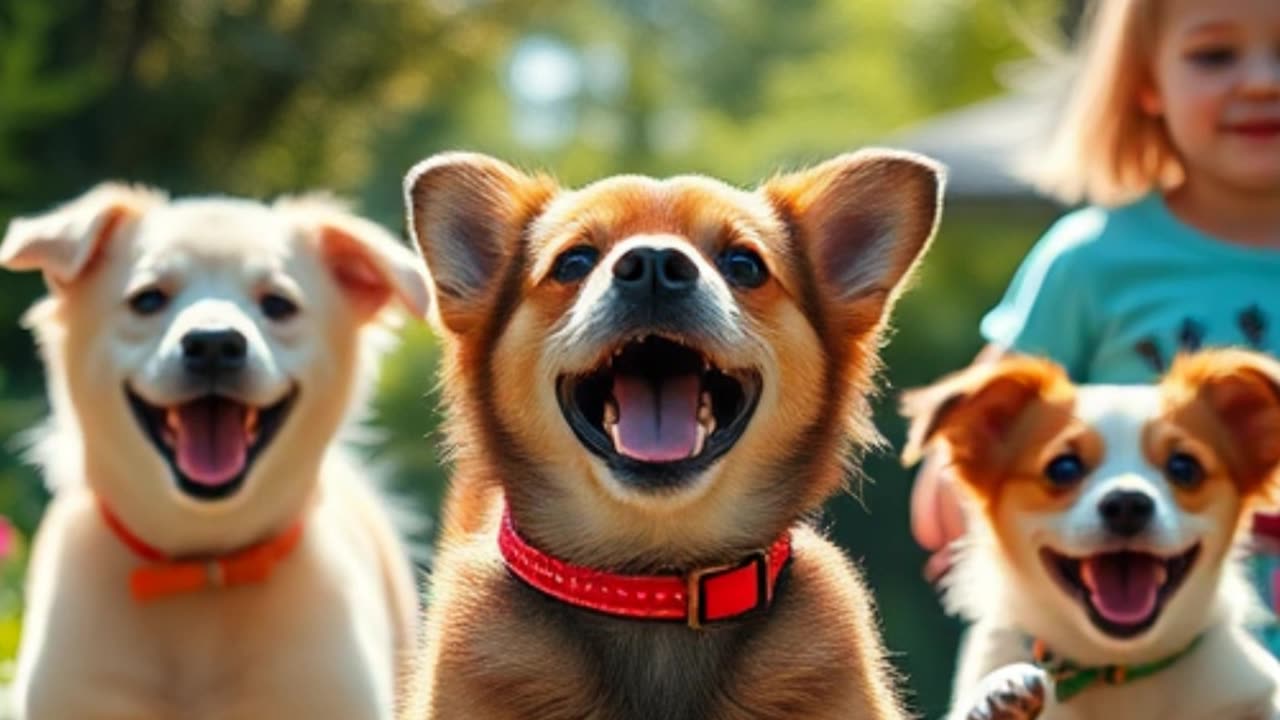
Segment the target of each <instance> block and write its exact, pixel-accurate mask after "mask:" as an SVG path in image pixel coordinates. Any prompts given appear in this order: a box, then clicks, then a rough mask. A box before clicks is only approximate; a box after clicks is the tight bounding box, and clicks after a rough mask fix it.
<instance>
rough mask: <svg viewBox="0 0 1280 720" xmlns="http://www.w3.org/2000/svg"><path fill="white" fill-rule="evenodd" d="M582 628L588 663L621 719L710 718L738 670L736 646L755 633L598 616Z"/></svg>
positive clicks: (748, 630) (734, 628)
mask: <svg viewBox="0 0 1280 720" xmlns="http://www.w3.org/2000/svg"><path fill="white" fill-rule="evenodd" d="M579 628H580V630H581V631H582V637H583V639H584V640H585V643H584V653H585V654H586V655H587V656H588V657H587V658H585V659H586V660H588V664H587V665H586V667H590V668H595V672H596V673H597V674H598V677H597V680H598V682H599V687H601V688H604V689H605V692H607V693H608V695H609V702H608V703H607V705H608V706H609V707H610V709H611V710H612V713H613V716H614V717H615V718H617V720H631V719H633V718H635V719H637V720H638V719H640V718H668V719H669V720H685V719H688V720H696V719H701V718H706V717H708V716H709V715H710V714H711V711H712V709H713V708H714V707H715V706H716V705H717V704H718V703H719V701H720V693H721V692H722V689H723V688H724V687H725V685H726V682H725V680H726V679H727V678H728V677H729V676H730V675H731V674H732V673H733V670H734V666H735V661H734V657H735V655H734V650H735V648H738V647H739V646H740V645H741V642H742V638H743V637H744V636H745V634H747V633H749V632H750V631H751V630H750V627H747V626H741V625H739V626H733V627H726V628H721V629H713V630H703V631H695V630H691V629H689V628H687V627H685V626H683V625H678V624H667V623H653V622H631V621H625V620H612V619H606V618H596V617H592V618H591V619H590V620H588V621H587V622H586V623H582V624H580V625H579Z"/></svg>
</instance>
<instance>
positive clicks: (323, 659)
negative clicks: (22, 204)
mask: <svg viewBox="0 0 1280 720" xmlns="http://www.w3.org/2000/svg"><path fill="white" fill-rule="evenodd" d="M0 265H2V266H4V267H6V268H9V269H12V270H26V269H32V270H40V271H42V272H43V273H44V276H45V278H46V280H47V283H48V285H49V288H50V296H49V297H48V298H46V299H45V300H43V301H41V302H40V303H38V304H37V305H36V306H35V307H34V308H32V310H31V311H30V313H29V315H28V322H29V323H30V325H31V326H32V328H33V329H34V331H35V332H36V334H37V336H38V340H39V343H40V346H41V348H42V351H43V355H44V359H45V362H46V364H47V367H48V379H49V388H50V396H51V400H52V406H53V415H52V417H51V419H50V421H49V425H48V429H47V430H46V431H45V434H44V437H43V438H41V439H40V440H39V448H38V449H39V456H40V459H41V461H42V462H43V464H44V465H45V470H46V475H47V479H48V482H49V484H50V487H51V488H53V490H54V499H53V501H52V504H51V505H50V507H49V509H48V512H47V513H46V515H45V518H44V520H43V522H42V524H41V527H40V530H39V531H38V533H37V535H36V538H35V542H34V547H33V549H32V555H31V565H30V574H29V577H28V588H27V616H26V621H25V623H26V624H25V628H24V634H23V642H22V647H21V649H20V653H19V659H18V670H17V679H16V684H15V688H14V691H15V697H16V701H17V706H18V715H19V717H20V718H32V719H33V720H61V719H63V718H65V719H67V720H93V719H96V718H103V719H105V718H121V719H123V718H129V719H130V720H144V719H151V718H156V719H159V718H179V717H180V718H184V719H187V720H202V719H208V720H214V719H216V720H233V719H240V718H243V719H246V720H247V719H253V720H265V719H268V718H272V719H274V718H279V719H281V720H284V719H286V718H307V719H308V720H319V719H321V718H333V719H334V720H338V719H341V720H356V719H360V718H389V717H391V715H392V713H393V705H394V693H395V683H396V675H397V672H398V666H399V661H400V654H401V653H402V652H403V651H404V650H405V649H406V642H407V640H408V639H409V638H411V637H412V631H411V625H412V624H413V622H414V615H415V612H416V610H415V606H416V594H415V588H414V583H413V579H412V574H411V570H410V566H409V563H408V560H407V556H406V555H405V554H404V552H403V550H402V547H401V544H400V542H399V540H398V538H397V536H396V534H395V532H394V531H393V529H392V526H391V523H390V522H389V518H388V515H387V514H386V512H385V511H384V510H383V508H382V506H381V505H380V503H379V501H378V498H377V496H376V493H375V492H374V490H373V488H372V486H371V485H370V484H369V483H368V482H367V480H368V478H366V477H362V475H367V473H362V471H361V470H360V469H359V468H358V467H356V466H354V465H353V464H351V463H349V462H345V461H344V460H343V459H342V455H341V452H340V451H338V450H336V449H335V446H336V443H335V442H334V437H335V434H336V433H337V431H338V430H339V428H340V426H341V425H342V423H343V421H344V420H345V419H346V418H347V417H348V416H349V415H350V414H351V410H352V409H353V408H356V407H358V406H359V404H360V400H361V397H360V396H361V389H362V388H363V387H364V386H365V385H367V383H366V380H367V377H366V376H367V375H368V373H367V372H365V371H366V370H367V369H369V365H370V362H371V361H372V360H374V359H375V354H374V353H372V352H371V343H370V340H372V339H373V335H374V334H376V333H377V332H378V331H379V330H380V328H381V327H382V326H383V323H381V322H380V321H381V319H383V318H385V317H386V314H385V313H384V311H390V310H392V308H393V305H394V304H396V303H399V304H400V305H403V306H405V307H407V308H408V309H409V310H410V311H412V312H413V313H415V314H418V315H422V314H424V313H425V310H426V307H425V306H426V304H427V289H426V282H425V277H424V275H423V272H422V271H421V270H420V269H419V263H418V260H417V258H415V257H414V255H413V254H412V252H411V251H409V250H408V249H406V248H405V247H404V246H402V245H400V244H399V243H397V242H396V240H395V239H394V238H393V237H391V236H390V235H389V234H387V233H386V232H385V231H384V230H382V229H380V228H379V227H378V226H376V225H374V224H373V223H370V222H368V221H364V220H361V219H358V218H356V217H353V216H351V215H349V214H347V213H346V212H345V211H343V210H342V209H341V208H339V207H337V206H336V205H334V204H333V203H331V202H326V201H323V200H321V199H295V200H283V201H280V202H277V203H276V204H275V205H273V206H265V205H262V204H259V203H256V202H250V201H246V200H235V199H226V198H210V199H191V200H181V201H174V202H170V201H168V200H167V199H166V198H165V197H164V196H163V195H161V194H160V193H157V192H154V191H149V190H144V189H139V188H131V187H126V186H122V185H115V184H106V185H102V186H99V187H97V188H95V189H93V190H92V191H90V192H89V193H87V194H86V195H84V196H82V197H81V198H79V199H77V200H75V201H73V202H71V203H69V204H67V205H64V206H62V207H59V208H57V209H55V210H53V211H52V212H49V213H48V214H45V215H42V216H39V217H34V218H30V219H19V220H15V221H14V222H13V223H12V225H10V227H9V230H8V233H7V234H6V236H5V238H4V242H3V245H0Z"/></svg>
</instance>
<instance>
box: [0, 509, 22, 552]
mask: <svg viewBox="0 0 1280 720" xmlns="http://www.w3.org/2000/svg"><path fill="white" fill-rule="evenodd" d="M17 544H18V531H17V530H15V529H14V528H13V524H12V523H10V522H9V518H7V517H5V516H3V515H0V562H3V561H5V560H8V559H9V556H10V555H12V554H13V551H14V550H15V549H16V547H17Z"/></svg>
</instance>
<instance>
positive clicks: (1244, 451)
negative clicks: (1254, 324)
mask: <svg viewBox="0 0 1280 720" xmlns="http://www.w3.org/2000/svg"><path fill="white" fill-rule="evenodd" d="M1165 383H1166V384H1174V385H1177V384H1181V385H1182V386H1183V387H1185V388H1188V389H1190V390H1192V391H1193V392H1195V394H1196V396H1198V397H1199V398H1201V399H1202V400H1203V401H1204V402H1205V403H1207V404H1208V406H1209V408H1210V409H1211V410H1212V411H1213V413H1214V415H1215V416H1216V417H1217V418H1218V420H1219V422H1220V423H1221V424H1222V427H1223V428H1224V429H1225V430H1226V433H1225V434H1226V441H1227V443H1228V444H1229V445H1230V446H1231V450H1232V452H1231V457H1229V458H1227V460H1228V462H1230V463H1231V464H1232V465H1234V466H1235V470H1236V473H1237V475H1238V476H1239V480H1240V481H1241V482H1242V483H1243V490H1244V492H1245V493H1246V494H1253V493H1255V492H1259V493H1262V494H1265V495H1268V496H1270V497H1271V499H1273V500H1280V473H1278V472H1277V471H1280V363H1278V362H1276V360H1274V359H1273V358H1271V357H1269V356H1266V355H1263V354H1261V353H1256V352H1251V351H1247V350H1236V349H1221V350H1205V351H1201V352H1198V353H1195V354H1192V355H1185V356H1180V357H1178V358H1176V359H1175V360H1174V363H1173V365H1172V366H1171V367H1170V368H1169V373H1168V375H1166V377H1165Z"/></svg>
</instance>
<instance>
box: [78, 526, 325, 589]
mask: <svg viewBox="0 0 1280 720" xmlns="http://www.w3.org/2000/svg"><path fill="white" fill-rule="evenodd" d="M98 511H99V515H100V516H101V517H102V521H103V523H105V524H106V526H107V528H108V529H109V530H110V531H111V533H112V534H113V535H115V536H116V538H117V539H118V540H119V541H120V542H121V544H122V545H123V546H124V547H126V548H128V549H129V550H130V551H131V552H132V553H133V554H134V555H135V556H136V557H137V559H138V560H139V561H140V563H141V564H140V565H139V566H138V567H136V568H135V569H133V570H132V571H131V572H130V574H129V592H130V594H131V595H132V596H133V599H134V600H135V601H137V602H139V603H148V602H152V601H155V600H159V599H163V598H165V597H169V596H172V595H182V594H187V593H193V592H200V591H204V590H221V589H223V588H226V587H233V586H239V585H253V584H259V583H264V582H266V581H267V580H269V579H270V577H271V574H272V572H273V571H274V570H275V567H276V565H277V564H279V563H280V562H281V561H283V560H284V559H285V558H287V557H288V556H289V555H290V554H292V553H293V551H294V549H295V548H297V546H298V543H299V542H300V541H301V539H302V530H303V522H302V519H301V518H299V519H298V520H295V521H294V522H293V523H292V524H291V525H289V526H288V527H287V528H285V529H284V531H282V532H280V533H279V534H277V535H275V536H273V537H270V538H266V539H264V540H262V541H261V542H258V543H255V544H253V545H251V546H249V547H245V548H241V549H239V550H236V551H235V552H231V553H226V554H221V555H214V556H204V557H199V558H173V557H170V556H168V555H166V554H165V553H164V552H163V551H161V550H160V549H158V548H156V547H153V546H151V545H149V544H147V542H146V541H145V540H143V539H142V538H140V537H138V536H137V535H136V534H134V533H133V531H132V530H130V529H129V527H128V526H127V525H125V524H124V522H123V521H122V520H121V519H120V518H119V517H118V516H117V515H116V514H115V513H114V512H112V510H111V508H110V507H109V506H107V505H106V504H105V503H103V502H101V501H99V502H98Z"/></svg>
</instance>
